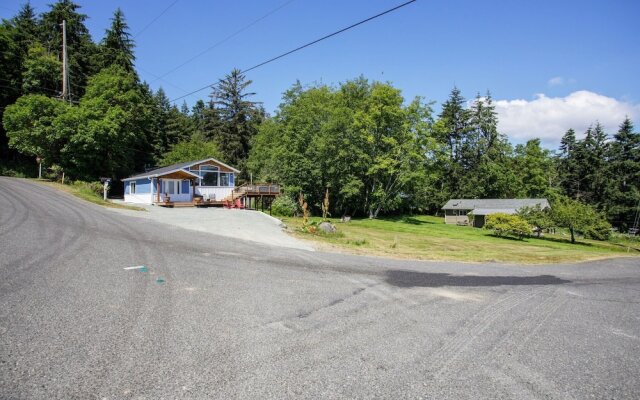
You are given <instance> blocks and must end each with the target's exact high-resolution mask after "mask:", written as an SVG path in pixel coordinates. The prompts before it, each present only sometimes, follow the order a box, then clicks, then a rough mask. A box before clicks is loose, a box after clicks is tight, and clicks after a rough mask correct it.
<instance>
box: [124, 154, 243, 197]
mask: <svg viewBox="0 0 640 400" xmlns="http://www.w3.org/2000/svg"><path fill="white" fill-rule="evenodd" d="M238 173H240V171H239V170H237V169H235V168H233V167H231V166H229V165H227V164H225V163H223V162H221V161H218V160H216V159H215V158H207V159H204V160H196V161H189V162H184V163H179V164H173V165H169V166H166V167H162V168H157V169H154V170H151V171H147V172H145V173H142V174H137V175H133V176H130V177H129V178H126V179H123V181H124V201H126V202H128V203H138V204H155V203H161V204H165V203H168V202H171V203H182V202H184V203H187V202H192V201H193V198H194V196H198V195H199V196H202V197H203V198H204V199H209V200H212V201H221V200H223V199H225V198H227V197H230V196H231V194H232V191H233V189H234V187H235V182H236V174H238Z"/></svg>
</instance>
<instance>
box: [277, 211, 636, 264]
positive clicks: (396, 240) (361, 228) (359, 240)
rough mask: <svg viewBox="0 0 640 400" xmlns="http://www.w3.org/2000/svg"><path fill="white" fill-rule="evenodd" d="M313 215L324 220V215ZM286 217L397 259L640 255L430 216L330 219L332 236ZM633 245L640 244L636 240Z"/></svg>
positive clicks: (351, 248)
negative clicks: (499, 233)
mask: <svg viewBox="0 0 640 400" xmlns="http://www.w3.org/2000/svg"><path fill="white" fill-rule="evenodd" d="M311 220H312V221H320V218H311ZM283 221H284V223H285V224H286V225H287V226H288V227H289V231H290V232H291V233H292V234H293V235H294V236H296V237H299V238H302V239H307V240H313V241H314V242H315V243H316V244H317V245H318V247H320V248H325V249H332V250H344V251H347V252H350V253H356V254H368V255H379V256H386V257H394V258H412V259H422V260H455V261H469V262H483V261H499V262H517V263H526V264H538V263H552V262H574V261H584V260H593V259H599V258H607V257H616V256H627V255H629V256H638V255H640V252H638V251H637V250H635V249H633V248H628V247H627V246H628V245H630V243H627V242H617V243H613V242H599V241H593V240H579V243H576V244H571V243H570V242H569V240H568V237H565V236H563V235H561V234H558V235H553V236H551V235H545V237H544V238H541V239H538V238H527V239H523V240H516V239H512V238H504V237H502V238H499V237H495V236H493V235H492V234H491V231H487V230H483V229H477V228H472V227H467V226H456V225H446V224H445V223H444V219H443V218H438V217H432V216H413V217H401V218H392V219H391V218H389V219H376V220H369V219H354V220H352V221H351V222H349V223H341V222H340V221H339V220H337V219H332V220H331V222H332V223H333V224H334V225H336V227H337V228H338V234H334V235H326V234H323V235H319V234H310V233H304V232H301V231H300V229H299V228H300V227H301V226H302V218H283ZM631 246H634V244H631ZM635 247H640V246H639V245H638V244H635Z"/></svg>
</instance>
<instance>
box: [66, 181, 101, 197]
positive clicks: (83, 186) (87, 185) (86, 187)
mask: <svg viewBox="0 0 640 400" xmlns="http://www.w3.org/2000/svg"><path fill="white" fill-rule="evenodd" d="M73 186H75V187H77V188H79V189H80V191H81V192H87V193H92V194H95V195H97V196H99V197H100V198H102V191H103V186H102V183H100V182H85V181H74V182H73Z"/></svg>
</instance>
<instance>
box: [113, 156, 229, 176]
mask: <svg viewBox="0 0 640 400" xmlns="http://www.w3.org/2000/svg"><path fill="white" fill-rule="evenodd" d="M205 161H214V162H216V163H218V164H220V165H223V166H225V167H227V168H229V169H230V170H232V171H233V172H240V171H239V170H237V169H235V168H233V167H231V166H229V165H227V164H225V163H223V162H222V161H218V160H216V159H215V158H205V159H204V160H196V161H187V162H183V163H177V164H171V165H167V166H166V167H162V168H156V169H152V170H150V171H147V172H143V173H140V174H136V175H132V176H130V177H128V178H125V179H123V181H131V180H134V179H143V178H156V177H158V176H161V175H166V174H168V173H171V172H175V171H178V170H181V169H183V168H188V167H190V166H192V165H195V164H200V163H201V162H205ZM192 175H195V174H192Z"/></svg>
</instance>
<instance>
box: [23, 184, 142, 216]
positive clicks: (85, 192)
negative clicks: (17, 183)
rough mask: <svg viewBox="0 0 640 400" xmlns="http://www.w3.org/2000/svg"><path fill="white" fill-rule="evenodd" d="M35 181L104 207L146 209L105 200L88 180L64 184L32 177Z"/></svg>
mask: <svg viewBox="0 0 640 400" xmlns="http://www.w3.org/2000/svg"><path fill="white" fill-rule="evenodd" d="M31 180H32V181H33V182H37V183H40V184H42V185H46V186H49V187H52V188H55V189H58V190H61V191H63V192H65V193H69V194H71V195H74V196H76V197H78V198H80V199H82V200H85V201H89V202H91V203H94V204H98V205H100V206H104V207H110V208H122V209H127V210H135V211H146V210H145V209H144V208H142V207H136V206H128V205H124V204H117V203H113V202H111V201H109V200H106V201H105V200H104V199H103V198H102V196H100V195H98V194H97V193H96V192H95V191H94V190H93V189H91V187H90V186H89V184H88V183H86V182H82V183H73V184H70V185H66V184H65V185H63V184H61V183H58V182H51V181H45V180H40V179H31Z"/></svg>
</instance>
